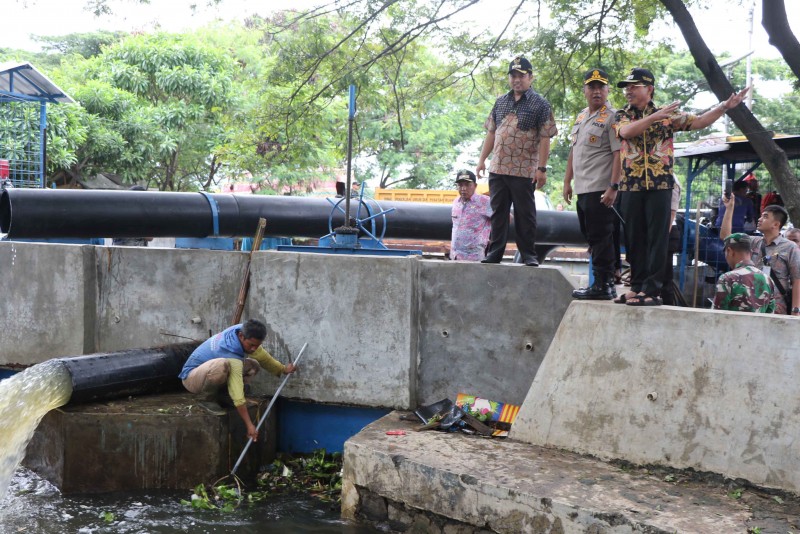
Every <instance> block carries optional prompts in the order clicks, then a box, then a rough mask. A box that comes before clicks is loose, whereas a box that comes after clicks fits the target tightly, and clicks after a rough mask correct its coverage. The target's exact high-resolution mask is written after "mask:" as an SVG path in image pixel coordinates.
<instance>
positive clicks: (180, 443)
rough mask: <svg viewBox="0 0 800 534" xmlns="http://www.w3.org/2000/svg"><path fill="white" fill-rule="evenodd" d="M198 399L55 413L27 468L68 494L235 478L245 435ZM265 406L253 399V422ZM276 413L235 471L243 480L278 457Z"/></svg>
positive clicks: (142, 400)
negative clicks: (232, 472)
mask: <svg viewBox="0 0 800 534" xmlns="http://www.w3.org/2000/svg"><path fill="white" fill-rule="evenodd" d="M198 400H199V399H198V398H197V397H195V396H193V395H191V394H189V393H168V394H162V395H148V396H142V397H129V398H127V399H119V400H113V401H108V402H102V403H94V404H78V405H67V406H64V407H62V408H59V409H57V410H53V411H51V412H49V413H48V414H47V415H46V416H45V417H44V418H43V419H42V421H41V423H39V426H38V428H37V429H36V432H35V434H34V436H33V439H32V440H31V441H30V443H29V444H28V448H27V450H26V455H25V459H24V461H23V465H25V466H26V467H28V468H29V469H31V470H33V471H35V472H36V473H38V474H39V475H41V476H42V477H44V478H46V479H47V480H49V481H50V482H51V483H53V484H54V485H55V486H57V487H58V488H59V489H60V490H61V492H62V493H64V494H72V493H107V492H113V491H135V490H152V489H189V488H192V487H194V486H196V485H197V484H201V483H206V484H209V483H212V482H214V481H216V480H218V479H219V478H221V477H223V476H225V475H227V474H229V473H230V470H231V468H232V467H233V465H234V464H235V463H236V460H237V459H238V458H239V455H240V454H241V452H242V448H243V447H244V445H245V443H246V431H245V427H244V423H243V422H242V420H241V418H240V417H239V415H238V413H236V411H235V410H234V409H233V408H231V409H229V410H226V414H225V415H213V414H211V413H210V412H208V411H207V410H205V409H203V408H201V407H200V406H198V404H197V401H198ZM267 403H268V401H266V400H260V399H259V400H250V401H249V410H250V416H251V417H253V418H260V417H261V414H262V413H263V410H265V409H266V406H267ZM274 413H275V412H274V411H273V412H271V413H270V415H269V417H268V418H267V420H266V421H265V422H264V425H263V426H262V427H261V430H260V435H259V441H258V442H257V443H256V444H254V445H253V446H251V447H250V449H249V451H248V453H247V456H246V458H245V461H243V462H242V465H241V466H240V467H239V470H238V471H237V475H238V476H239V477H241V478H242V479H244V480H247V479H248V478H251V477H254V476H255V474H256V473H257V470H258V467H259V466H260V465H265V464H268V463H269V462H271V461H272V460H273V459H274V458H275V449H276V443H277V441H276V432H275V428H276V419H275V416H274Z"/></svg>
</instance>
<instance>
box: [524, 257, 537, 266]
mask: <svg viewBox="0 0 800 534" xmlns="http://www.w3.org/2000/svg"><path fill="white" fill-rule="evenodd" d="M525 265H527V266H528V267H538V266H539V260H537V259H536V258H530V259H528V260H525Z"/></svg>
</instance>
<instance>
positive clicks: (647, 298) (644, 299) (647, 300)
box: [625, 295, 663, 306]
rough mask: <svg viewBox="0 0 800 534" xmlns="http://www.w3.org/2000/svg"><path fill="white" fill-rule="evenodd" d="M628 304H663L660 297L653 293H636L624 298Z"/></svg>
mask: <svg viewBox="0 0 800 534" xmlns="http://www.w3.org/2000/svg"><path fill="white" fill-rule="evenodd" d="M625 304H626V305H628V306H661V304H663V302H662V300H661V297H658V296H653V295H636V296H635V297H630V298H628V299H626V302H625Z"/></svg>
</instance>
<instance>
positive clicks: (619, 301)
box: [613, 291, 638, 304]
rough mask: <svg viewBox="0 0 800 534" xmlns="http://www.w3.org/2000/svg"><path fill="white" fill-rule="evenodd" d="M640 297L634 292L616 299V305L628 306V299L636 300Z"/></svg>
mask: <svg viewBox="0 0 800 534" xmlns="http://www.w3.org/2000/svg"><path fill="white" fill-rule="evenodd" d="M636 297H638V295H637V294H636V293H634V292H633V291H629V292H627V293H623V294H622V295H620V296H618V297H617V298H615V299H614V301H613V302H614V304H626V303H627V302H628V299H632V298H636Z"/></svg>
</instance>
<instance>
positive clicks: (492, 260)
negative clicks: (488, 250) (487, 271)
mask: <svg viewBox="0 0 800 534" xmlns="http://www.w3.org/2000/svg"><path fill="white" fill-rule="evenodd" d="M481 263H500V260H495V259H492V258H483V259H482V260H481Z"/></svg>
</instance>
